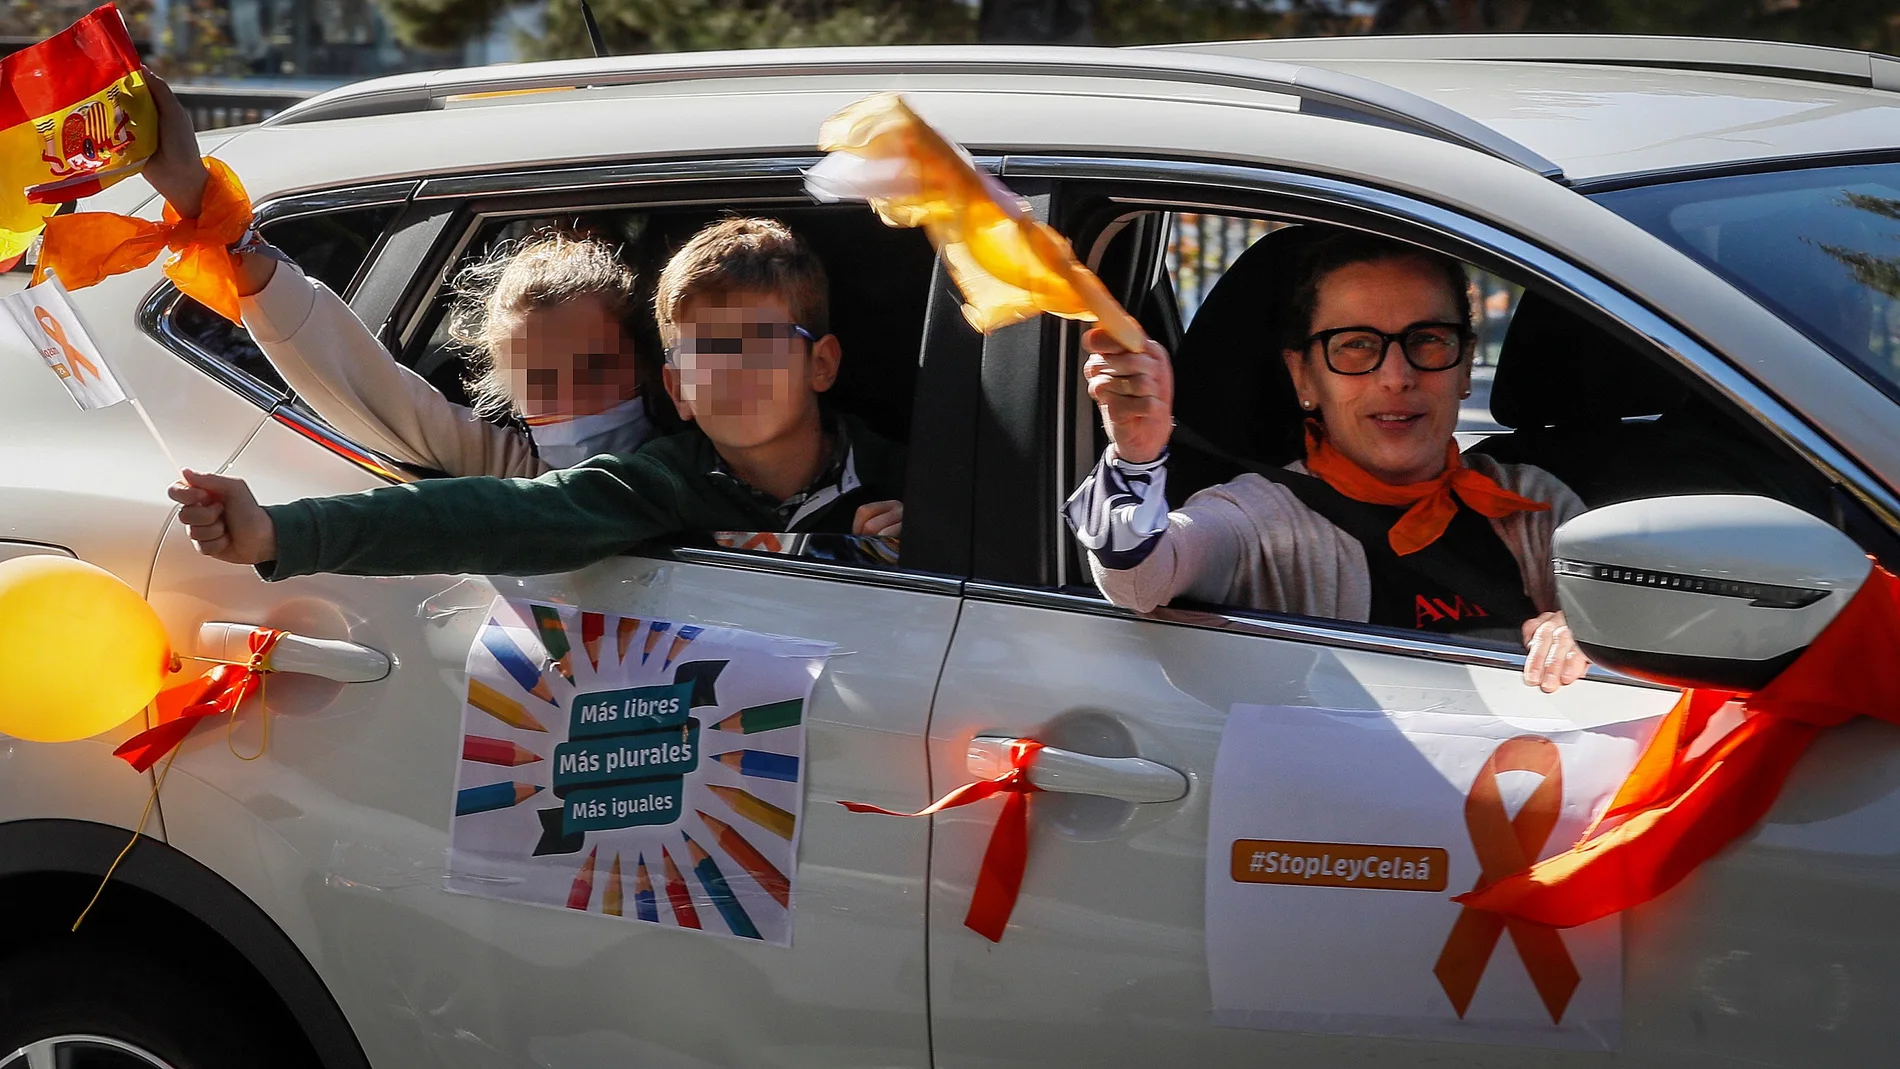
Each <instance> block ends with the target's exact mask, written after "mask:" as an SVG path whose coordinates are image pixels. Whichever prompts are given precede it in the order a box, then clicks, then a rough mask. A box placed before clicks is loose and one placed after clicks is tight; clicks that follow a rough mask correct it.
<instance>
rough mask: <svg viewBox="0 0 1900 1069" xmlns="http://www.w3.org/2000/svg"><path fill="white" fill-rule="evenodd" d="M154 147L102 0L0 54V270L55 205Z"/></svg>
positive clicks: (133, 75) (128, 58) (123, 43)
mask: <svg viewBox="0 0 1900 1069" xmlns="http://www.w3.org/2000/svg"><path fill="white" fill-rule="evenodd" d="M157 147H158V119H157V111H156V109H155V108H154V106H153V103H152V97H151V93H150V92H149V91H148V90H147V89H146V88H145V79H144V76H143V74H141V73H140V69H139V58H138V51H137V49H135V48H133V46H132V39H131V37H130V36H129V35H127V33H126V32H125V21H124V20H123V19H121V18H120V17H119V11H118V9H117V8H115V7H113V6H112V5H111V4H107V5H105V6H104V7H101V8H99V9H98V10H96V11H94V12H92V13H91V14H89V15H87V16H86V17H84V18H82V19H80V20H79V21H78V22H76V23H74V24H73V25H72V26H71V27H69V28H67V29H66V30H65V31H63V32H61V33H59V34H57V35H55V36H53V37H51V38H48V39H47V40H44V41H41V42H40V43H39V44H36V45H33V46H31V47H29V48H24V49H21V50H20V51H18V52H15V53H13V54H12V55H10V56H7V57H6V58H5V59H3V60H0V269H4V268H5V267H9V266H12V264H13V263H14V262H16V261H17V260H19V258H20V256H21V255H22V254H24V253H25V252H26V250H27V248H28V247H29V246H31V245H32V244H33V239H34V238H35V237H37V236H38V235H39V232H40V228H41V226H42V225H44V223H45V221H46V218H47V216H49V215H51V214H53V210H54V208H56V207H57V206H58V205H59V204H61V203H63V202H65V201H71V200H77V199H79V198H80V197H85V196H90V195H92V194H94V193H97V192H98V191H99V190H101V189H104V188H105V187H106V186H109V185H111V184H112V183H114V182H116V181H118V180H119V179H121V178H124V177H126V176H127V175H130V174H133V173H135V172H136V171H137V170H138V169H139V168H140V167H142V166H143V165H144V163H145V160H146V158H147V157H149V156H150V155H151V154H152V150H153V149H155V148H157Z"/></svg>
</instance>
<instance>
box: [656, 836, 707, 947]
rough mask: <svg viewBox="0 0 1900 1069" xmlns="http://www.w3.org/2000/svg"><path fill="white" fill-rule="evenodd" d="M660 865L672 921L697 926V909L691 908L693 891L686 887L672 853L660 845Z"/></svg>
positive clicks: (683, 926)
mask: <svg viewBox="0 0 1900 1069" xmlns="http://www.w3.org/2000/svg"><path fill="white" fill-rule="evenodd" d="M660 865H661V866H662V871H664V872H665V873H666V901H667V902H668V903H669V904H670V905H671V906H672V907H673V921H674V923H676V924H678V925H679V926H680V927H682V928H698V927H699V910H697V909H694V908H693V892H692V891H690V890H688V889H687V887H686V877H684V876H681V875H680V867H679V866H678V865H676V864H674V863H673V855H672V854H669V853H667V852H666V847H664V846H662V847H660Z"/></svg>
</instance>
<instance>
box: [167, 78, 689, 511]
mask: <svg viewBox="0 0 1900 1069" xmlns="http://www.w3.org/2000/svg"><path fill="white" fill-rule="evenodd" d="M146 80H147V82H148V83H149V84H150V85H151V88H152V96H153V99H154V101H155V103H156V104H157V106H158V117H159V147H158V149H157V151H156V152H155V153H154V154H153V155H152V158H151V159H150V160H149V161H147V163H146V165H145V169H144V174H145V177H146V179H147V180H148V181H150V182H151V184H152V188H154V189H156V190H157V191H158V192H159V194H160V195H161V196H163V197H164V198H165V200H166V201H167V203H169V204H170V205H171V206H172V208H173V209H174V210H176V211H177V212H178V213H179V214H180V215H182V216H185V217H187V218H195V217H196V216H197V214H198V211H199V208H200V207H201V206H202V198H203V194H204V187H205V182H206V180H207V177H208V175H207V172H206V170H205V166H204V163H203V161H202V160H200V159H199V157H198V141H197V137H196V135H195V134H194V133H193V132H192V128H191V116H190V114H189V113H187V112H186V111H185V109H184V107H183V106H181V105H180V104H179V103H178V99H177V97H176V96H174V95H173V94H172V92H171V90H170V88H169V87H167V86H166V85H165V83H164V82H163V81H162V80H160V79H159V78H157V77H156V76H154V75H152V74H151V73H150V72H149V71H148V72H147V73H146ZM279 255H281V254H277V253H276V252H275V250H272V249H270V247H269V246H267V245H262V244H259V245H256V246H249V247H247V251H244V252H242V253H240V254H239V256H238V269H239V295H240V297H241V302H240V307H241V310H242V312H243V315H244V326H245V328H246V329H248V330H249V331H250V333H251V338H252V340H254V341H255V342H257V346H258V348H259V349H261V350H263V352H264V356H265V357H266V358H267V359H269V360H270V362H271V364H272V365H273V366H274V367H276V368H277V370H278V372H279V373H280V374H281V375H283V377H284V381H285V382H286V383H287V384H289V386H290V388H291V389H292V390H294V391H296V393H297V396H298V397H300V398H302V399H303V400H304V401H305V402H306V403H307V404H309V405H310V407H311V408H312V409H314V410H316V413H317V415H319V416H322V417H323V418H324V419H325V420H327V421H328V422H329V423H330V425H331V426H333V427H335V428H336V429H337V430H339V431H341V432H342V433H343V434H345V435H347V436H348V437H350V438H352V439H354V440H355V441H358V442H361V443H362V444H364V445H367V446H369V447H370V448H371V449H374V450H376V451H377V452H379V453H381V454H383V455H384V456H388V457H392V458H394V459H396V460H398V461H401V462H403V463H405V464H411V465H414V466H417V467H421V468H431V469H434V470H436V471H441V472H446V473H447V474H449V475H519V476H528V477H531V476H535V475H539V474H541V473H542V472H545V471H547V470H548V469H549V468H551V467H566V466H569V465H572V464H578V463H580V462H581V461H583V460H585V459H587V458H588V457H591V456H595V455H597V454H599V453H622V452H624V453H631V452H633V451H634V450H635V449H638V448H639V447H640V445H641V444H642V443H643V442H645V441H646V440H647V438H648V437H649V436H650V435H651V431H652V425H653V421H652V420H651V419H650V418H649V413H648V409H647V399H646V398H644V397H642V396H641V394H642V390H641V382H640V379H641V378H642V376H641V374H640V372H639V370H638V368H637V367H636V362H635V359H634V346H633V342H632V340H631V338H630V336H629V335H628V332H627V330H626V327H625V325H624V323H625V320H626V318H627V316H628V315H629V313H630V312H631V311H632V308H633V305H634V303H635V302H634V275H633V272H632V271H631V270H629V269H628V268H627V267H626V265H625V264H622V263H621V262H620V260H619V258H618V257H617V256H616V255H615V252H614V250H613V249H612V248H611V247H609V246H608V245H606V244H605V243H603V242H600V241H596V240H583V239H576V238H570V237H564V236H561V235H544V236H541V237H537V238H535V239H532V240H530V241H528V242H526V243H523V244H521V245H520V246H519V247H518V248H512V249H503V250H500V251H498V252H497V253H496V254H495V255H493V256H491V257H490V258H488V259H487V260H484V261H482V262H481V263H478V264H476V265H474V266H473V267H471V268H470V269H469V270H467V271H465V272H464V273H463V275H462V277H461V278H460V279H459V280H458V285H457V289H458V290H459V291H460V292H459V296H460V298H461V300H460V302H459V304H458V306H457V308H456V310H455V317H454V326H455V336H456V340H457V341H459V342H462V343H463V344H464V345H466V346H468V347H469V348H470V349H471V350H472V351H473V353H474V360H473V367H472V371H473V372H474V377H473V379H472V381H471V382H470V393H471V395H472V397H473V400H474V402H475V408H474V410H472V411H471V410H470V409H468V408H464V407H463V406H461V405H457V404H454V403H452V402H450V401H449V399H448V398H446V397H443V396H442V394H441V393H439V392H438V391H437V390H436V389H435V387H433V386H431V385H429V383H428V382H427V381H425V380H424V379H423V378H422V376H420V375H418V374H416V373H415V372H413V371H411V370H409V369H408V368H406V367H403V366H402V365H400V364H398V363H396V362H395V361H394V360H392V359H390V357H389V353H388V352H387V351H385V350H384V349H383V346H382V343H381V342H379V341H378V340H377V339H376V336H375V334H374V333H372V332H371V331H370V329H369V328H368V327H366V326H364V325H363V322H362V321H361V320H359V319H357V318H356V315H355V313H353V312H351V311H350V306H349V305H347V304H345V303H344V302H343V299H342V298H341V297H338V296H337V295H336V294H335V293H332V292H331V291H330V290H329V288H328V287H326V286H324V285H323V283H321V282H317V281H315V280H313V279H310V278H309V277H307V276H306V275H305V274H304V273H303V271H302V270H301V269H300V268H298V267H297V266H296V265H295V264H294V263H289V262H280V261H279V259H278V256H279ZM655 377H656V378H657V376H655ZM656 385H657V384H656ZM502 417H505V418H502ZM662 418H664V419H670V415H667V414H662Z"/></svg>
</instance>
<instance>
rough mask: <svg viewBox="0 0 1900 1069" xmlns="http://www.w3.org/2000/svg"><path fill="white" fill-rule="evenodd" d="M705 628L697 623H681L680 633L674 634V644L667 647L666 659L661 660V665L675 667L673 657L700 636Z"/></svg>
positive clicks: (662, 666)
mask: <svg viewBox="0 0 1900 1069" xmlns="http://www.w3.org/2000/svg"><path fill="white" fill-rule="evenodd" d="M704 630H706V629H705V628H703V627H700V626H698V625H697V624H681V625H680V629H679V631H678V633H676V634H675V635H674V636H673V644H672V645H671V646H669V647H667V650H666V659H665V660H664V661H661V662H660V667H661V668H671V667H673V658H675V657H678V656H679V655H680V651H681V650H683V649H685V648H686V646H687V644H688V643H690V642H692V641H693V640H694V639H696V638H698V637H699V633H700V632H701V631H704Z"/></svg>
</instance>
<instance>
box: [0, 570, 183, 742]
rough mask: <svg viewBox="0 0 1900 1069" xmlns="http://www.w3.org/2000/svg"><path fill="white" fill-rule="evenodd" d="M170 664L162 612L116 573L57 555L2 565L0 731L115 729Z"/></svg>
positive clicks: (80, 733) (38, 737) (48, 735)
mask: <svg viewBox="0 0 1900 1069" xmlns="http://www.w3.org/2000/svg"><path fill="white" fill-rule="evenodd" d="M170 664H171V643H170V642H169V641H167V639H166V637H165V627H164V625H163V624H161V623H159V621H158V614H157V613H155V612H153V611H152V607H151V606H150V605H147V604H146V603H145V599H144V598H141V597H139V596H138V593H137V592H135V591H134V590H133V589H132V588H131V587H129V586H126V585H125V583H124V582H122V581H120V579H119V578H118V577H117V576H115V575H113V574H112V573H111V572H108V571H106V570H105V569H103V568H98V567H94V566H93V565H90V564H87V563H85V562H84V561H77V560H73V559H72V558H70V557H61V556H54V555H52V554H36V555H34V556H28V557H15V558H13V559H12V560H4V561H0V733H5V734H7V735H12V736H14V737H16V738H21V739H26V740H28V741H31V742H71V741H73V740H74V739H83V738H87V737H89V736H92V735H97V734H99V733H100V732H102V731H109V730H111V729H112V728H115V727H117V726H119V725H120V724H122V723H124V722H125V721H126V720H128V719H130V718H131V717H132V716H134V715H135V714H137V713H138V712H139V710H141V709H143V708H145V704H146V703H147V702H149V701H151V700H152V696H153V695H155V694H157V693H158V687H159V684H160V682H162V681H163V680H164V678H165V674H166V672H167V671H168V670H169V668H170Z"/></svg>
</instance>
